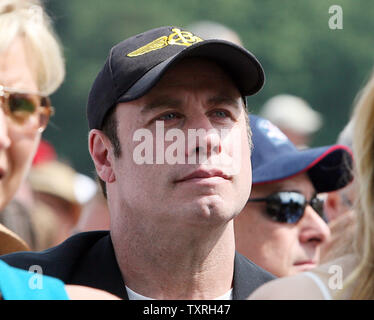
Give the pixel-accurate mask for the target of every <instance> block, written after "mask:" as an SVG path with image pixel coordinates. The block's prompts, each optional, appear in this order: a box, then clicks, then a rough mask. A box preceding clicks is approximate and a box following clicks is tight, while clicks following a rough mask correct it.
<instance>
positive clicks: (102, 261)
mask: <svg viewBox="0 0 374 320" xmlns="http://www.w3.org/2000/svg"><path fill="white" fill-rule="evenodd" d="M263 83H264V74H263V70H262V67H261V65H260V63H259V62H258V61H257V59H256V58H255V57H254V56H253V55H252V54H251V53H250V52H248V51H247V50H245V49H243V48H241V47H239V46H237V45H235V44H232V43H230V42H227V41H223V40H206V41H204V40H202V39H201V38H200V37H198V36H196V35H194V34H192V33H190V32H188V31H185V30H181V29H179V28H177V27H162V28H157V29H153V30H150V31H147V32H145V33H143V34H139V35H137V36H134V37H132V38H129V39H127V40H124V41H123V42H121V43H119V44H118V45H116V46H114V47H113V48H112V49H111V51H110V54H109V56H108V58H107V60H106V63H105V65H104V67H103V69H102V70H101V71H100V73H99V74H98V76H97V78H96V80H95V82H94V84H93V86H92V88H91V92H90V95H89V98H88V106H87V116H88V123H89V128H90V134H89V150H90V154H91V157H92V159H93V161H94V164H95V167H96V172H97V175H98V177H99V178H100V179H101V182H102V186H103V189H104V191H105V194H106V196H107V199H108V207H109V211H110V215H111V228H110V232H104V231H102V232H99V231H97V232H89V233H82V234H78V235H75V236H73V237H71V238H70V239H68V240H67V241H65V242H64V243H63V244H61V245H60V246H58V247H55V248H52V249H50V250H47V251H45V252H42V253H21V254H14V255H10V256H6V257H3V259H4V260H5V261H6V262H8V263H9V264H11V265H16V266H19V267H23V268H28V267H29V266H30V265H32V264H37V265H40V266H41V267H42V269H43V272H44V273H45V274H49V275H53V276H55V277H58V278H60V279H62V280H63V281H65V282H66V283H73V284H81V285H87V286H92V287H96V288H100V289H103V290H107V291H109V292H111V293H113V294H116V295H118V296H120V297H122V298H125V299H127V298H129V299H148V298H152V299H244V298H246V297H247V296H248V295H249V294H250V293H251V292H252V291H253V290H254V289H256V288H257V287H259V286H260V285H261V284H263V283H265V282H266V281H269V280H271V279H273V278H274V277H273V276H272V275H271V274H269V273H268V272H266V271H264V270H263V269H261V268H260V267H258V266H257V265H255V264H253V263H252V262H251V261H249V260H248V259H246V258H244V257H243V256H241V255H240V254H238V253H236V252H235V243H234V242H235V241H234V230H233V218H234V217H235V216H236V215H237V214H238V213H239V212H240V211H241V210H242V209H243V207H244V205H245V203H246V201H247V199H248V197H249V193H250V189H251V168H250V166H248V165H247V164H248V159H249V157H250V145H251V141H250V129H249V127H248V118H247V113H246V108H245V96H248V95H252V94H254V93H256V92H257V91H259V90H260V89H261V87H262V85H263ZM197 133H198V134H197ZM196 134H197V136H196ZM191 137H192V138H191ZM238 147H239V149H238ZM238 150H239V151H240V152H238ZM197 158H198V160H197ZM242 163H244V164H245V165H244V166H240V164H242Z"/></svg>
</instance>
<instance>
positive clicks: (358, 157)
mask: <svg viewBox="0 0 374 320" xmlns="http://www.w3.org/2000/svg"><path fill="white" fill-rule="evenodd" d="M358 97H359V98H358V100H357V102H356V105H355V108H354V111H353V155H354V161H355V170H356V171H355V184H356V186H357V192H356V205H355V206H354V211H355V219H356V222H355V230H354V233H353V236H352V234H351V233H348V234H346V235H345V236H346V237H347V238H348V239H347V240H349V241H352V242H353V245H352V247H351V248H352V251H351V252H350V253H346V254H345V255H344V256H342V257H339V258H337V259H335V260H333V261H330V262H328V263H326V264H324V265H321V266H320V267H318V268H316V269H314V270H312V271H309V272H305V273H301V274H298V275H296V276H292V277H288V278H283V279H277V280H274V281H271V282H269V283H267V284H265V285H264V286H262V287H260V288H259V289H258V290H256V291H255V292H254V293H253V294H252V295H251V296H250V299H291V300H296V299H324V300H330V299H350V300H373V299H374V212H373V210H374V134H373V132H374V72H372V74H371V77H370V79H369V81H368V82H367V84H366V85H365V87H364V88H363V90H361V92H360V93H359V95H358ZM341 243H342V245H344V244H345V242H341Z"/></svg>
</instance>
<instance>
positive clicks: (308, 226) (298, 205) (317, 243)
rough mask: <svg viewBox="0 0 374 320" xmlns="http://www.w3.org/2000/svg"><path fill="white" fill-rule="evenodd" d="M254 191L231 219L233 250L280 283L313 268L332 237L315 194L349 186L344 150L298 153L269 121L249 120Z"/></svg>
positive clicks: (348, 159) (348, 153)
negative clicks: (279, 279)
mask: <svg viewBox="0 0 374 320" xmlns="http://www.w3.org/2000/svg"><path fill="white" fill-rule="evenodd" d="M250 123H251V129H252V139H253V145H254V146H253V150H252V155H251V160H252V161H251V162H252V170H253V173H252V182H253V185H252V191H251V195H250V198H249V200H248V203H247V205H246V206H245V208H244V209H243V211H242V212H241V213H240V215H239V216H238V217H237V218H236V219H235V240H236V248H237V250H238V251H239V252H240V253H242V254H243V255H245V256H246V257H248V258H249V259H251V260H252V261H253V262H255V263H256V264H257V265H259V266H261V267H262V268H264V269H266V270H268V271H269V272H271V273H272V274H274V275H276V276H278V277H284V276H290V275H293V274H296V273H299V272H302V271H307V270H310V269H312V268H315V267H316V266H317V265H318V263H319V260H320V249H321V245H322V244H325V243H326V241H327V240H328V238H329V236H330V231H329V227H328V226H327V224H326V222H325V220H324V212H323V200H321V198H319V197H318V196H317V194H318V193H324V192H330V191H334V190H337V189H340V188H343V187H344V186H346V185H347V184H348V183H349V182H350V181H351V180H352V172H351V169H352V155H351V151H350V150H349V148H347V147H346V146H343V145H332V146H325V147H319V148H311V149H305V150H301V151H300V150H298V149H297V148H296V147H295V146H294V144H293V143H292V142H291V141H290V140H289V139H288V138H287V137H286V135H285V134H283V132H281V131H280V130H279V129H278V128H277V127H276V126H275V125H273V124H272V123H271V122H270V121H269V120H267V119H264V118H261V117H258V116H254V115H251V116H250Z"/></svg>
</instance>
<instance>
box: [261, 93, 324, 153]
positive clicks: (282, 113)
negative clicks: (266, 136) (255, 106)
mask: <svg viewBox="0 0 374 320" xmlns="http://www.w3.org/2000/svg"><path fill="white" fill-rule="evenodd" d="M259 115H260V116H261V117H264V118H266V119H268V120H270V121H271V122H272V123H273V124H275V125H276V126H277V127H278V128H279V129H280V130H281V131H282V132H283V133H284V134H285V135H286V136H287V137H288V139H290V140H291V142H292V143H293V144H294V145H296V147H297V148H299V149H303V148H307V147H308V146H309V144H310V142H311V139H312V137H313V134H314V133H316V132H317V131H318V130H319V129H320V128H321V126H322V123H323V119H322V116H321V114H320V113H318V112H317V111H315V110H313V109H312V108H311V106H310V105H309V104H308V103H307V102H306V101H305V100H304V99H302V98H300V97H296V96H293V95H290V94H280V95H277V96H274V97H272V98H270V99H269V100H267V101H266V102H265V104H264V105H263V106H262V108H261V110H260V112H259Z"/></svg>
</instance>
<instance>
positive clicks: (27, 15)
mask: <svg viewBox="0 0 374 320" xmlns="http://www.w3.org/2000/svg"><path fill="white" fill-rule="evenodd" d="M0 30H1V32H0V52H2V51H4V50H6V49H7V48H8V47H9V46H10V45H11V43H12V42H13V41H14V40H15V39H16V38H17V37H22V39H23V40H24V44H25V46H26V50H27V52H26V55H27V57H28V58H29V59H31V61H33V64H35V66H36V77H37V78H36V80H37V85H38V88H39V91H40V93H42V94H44V95H49V94H51V93H52V92H54V91H55V90H56V89H57V88H58V87H59V86H60V85H61V83H62V81H63V79H64V77H65V64H64V59H63V54H62V49H61V46H60V42H59V40H58V37H57V36H56V34H55V33H54V31H53V28H52V25H51V20H50V18H49V17H48V15H47V14H46V13H45V11H44V9H43V7H42V5H41V3H40V1H39V0H0Z"/></svg>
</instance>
